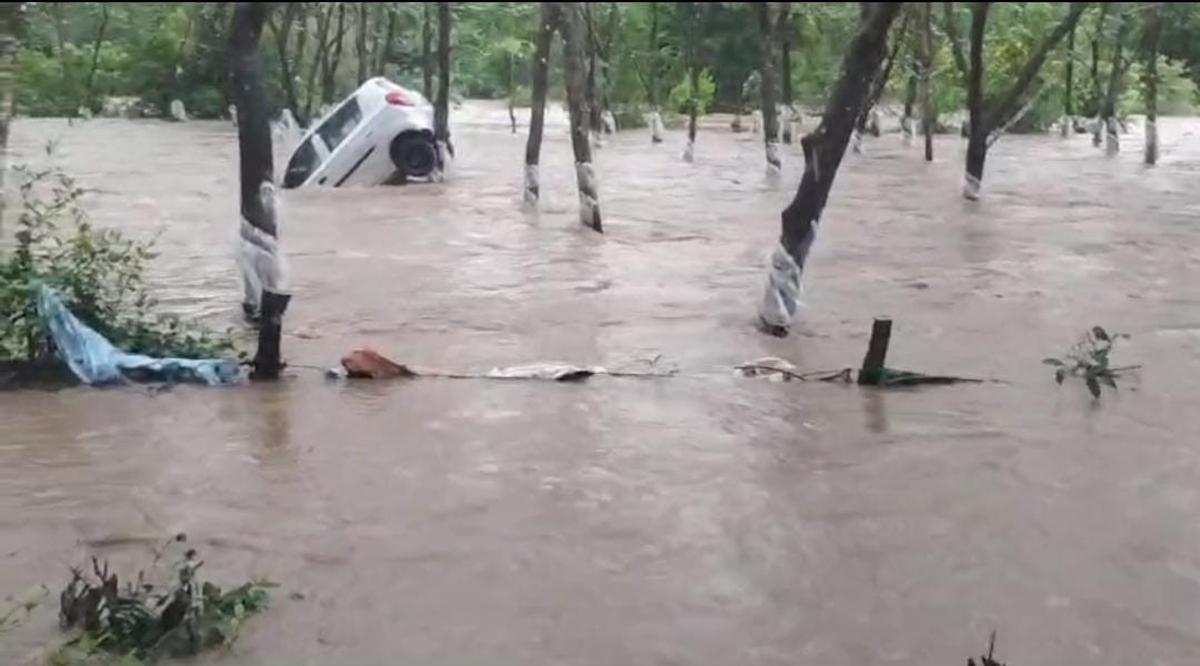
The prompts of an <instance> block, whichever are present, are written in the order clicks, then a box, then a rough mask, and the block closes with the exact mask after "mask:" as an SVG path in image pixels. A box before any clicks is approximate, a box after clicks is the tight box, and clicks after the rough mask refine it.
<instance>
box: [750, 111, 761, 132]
mask: <svg viewBox="0 0 1200 666" xmlns="http://www.w3.org/2000/svg"><path fill="white" fill-rule="evenodd" d="M751 118H752V120H751V124H750V132H751V133H753V134H758V133H760V132H762V126H763V120H762V111H755V112H754V113H753V114H752V116H751Z"/></svg>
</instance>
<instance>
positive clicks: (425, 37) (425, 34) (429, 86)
mask: <svg viewBox="0 0 1200 666" xmlns="http://www.w3.org/2000/svg"><path fill="white" fill-rule="evenodd" d="M434 69H435V67H434V62H433V6H432V3H429V2H422V3H421V81H422V83H423V88H422V89H423V90H424V92H425V99H433V71H434Z"/></svg>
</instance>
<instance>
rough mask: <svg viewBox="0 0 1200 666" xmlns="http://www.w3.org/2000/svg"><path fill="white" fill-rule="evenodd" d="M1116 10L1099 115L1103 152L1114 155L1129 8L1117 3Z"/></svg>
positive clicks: (1117, 149) (1117, 148)
mask: <svg viewBox="0 0 1200 666" xmlns="http://www.w3.org/2000/svg"><path fill="white" fill-rule="evenodd" d="M1117 11H1119V12H1121V17H1120V21H1121V23H1120V27H1118V28H1117V40H1116V43H1115V44H1114V45H1113V55H1112V63H1111V64H1110V65H1109V70H1108V89H1107V90H1106V91H1105V94H1104V106H1103V108H1101V110H1100V117H1101V118H1102V119H1103V121H1104V133H1105V135H1106V137H1107V139H1108V140H1107V142H1106V143H1105V152H1106V153H1107V154H1108V155H1116V154H1117V153H1119V152H1121V135H1120V134H1119V133H1118V128H1117V97H1119V96H1120V94H1121V81H1122V80H1123V79H1124V78H1125V65H1124V64H1123V62H1122V56H1123V54H1124V48H1125V35H1126V34H1127V33H1128V32H1129V23H1130V16H1129V10H1128V8H1127V7H1125V6H1124V4H1123V3H1122V4H1118V7H1117Z"/></svg>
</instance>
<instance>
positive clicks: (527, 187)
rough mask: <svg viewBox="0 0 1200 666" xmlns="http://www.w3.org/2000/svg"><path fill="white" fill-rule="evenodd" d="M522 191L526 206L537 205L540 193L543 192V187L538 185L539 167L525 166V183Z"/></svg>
mask: <svg viewBox="0 0 1200 666" xmlns="http://www.w3.org/2000/svg"><path fill="white" fill-rule="evenodd" d="M521 191H522V192H523V195H522V199H523V200H524V201H525V205H527V206H536V205H537V202H538V193H539V192H540V191H541V185H540V184H539V183H538V165H536V164H526V165H525V183H524V187H522V189H521Z"/></svg>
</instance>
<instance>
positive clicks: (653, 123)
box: [650, 109, 665, 143]
mask: <svg viewBox="0 0 1200 666" xmlns="http://www.w3.org/2000/svg"><path fill="white" fill-rule="evenodd" d="M664 131H665V128H664V127H663V121H662V115H661V114H660V113H659V112H658V110H657V109H655V110H654V111H651V112H650V141H651V142H653V143H662V141H663V133H664Z"/></svg>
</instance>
